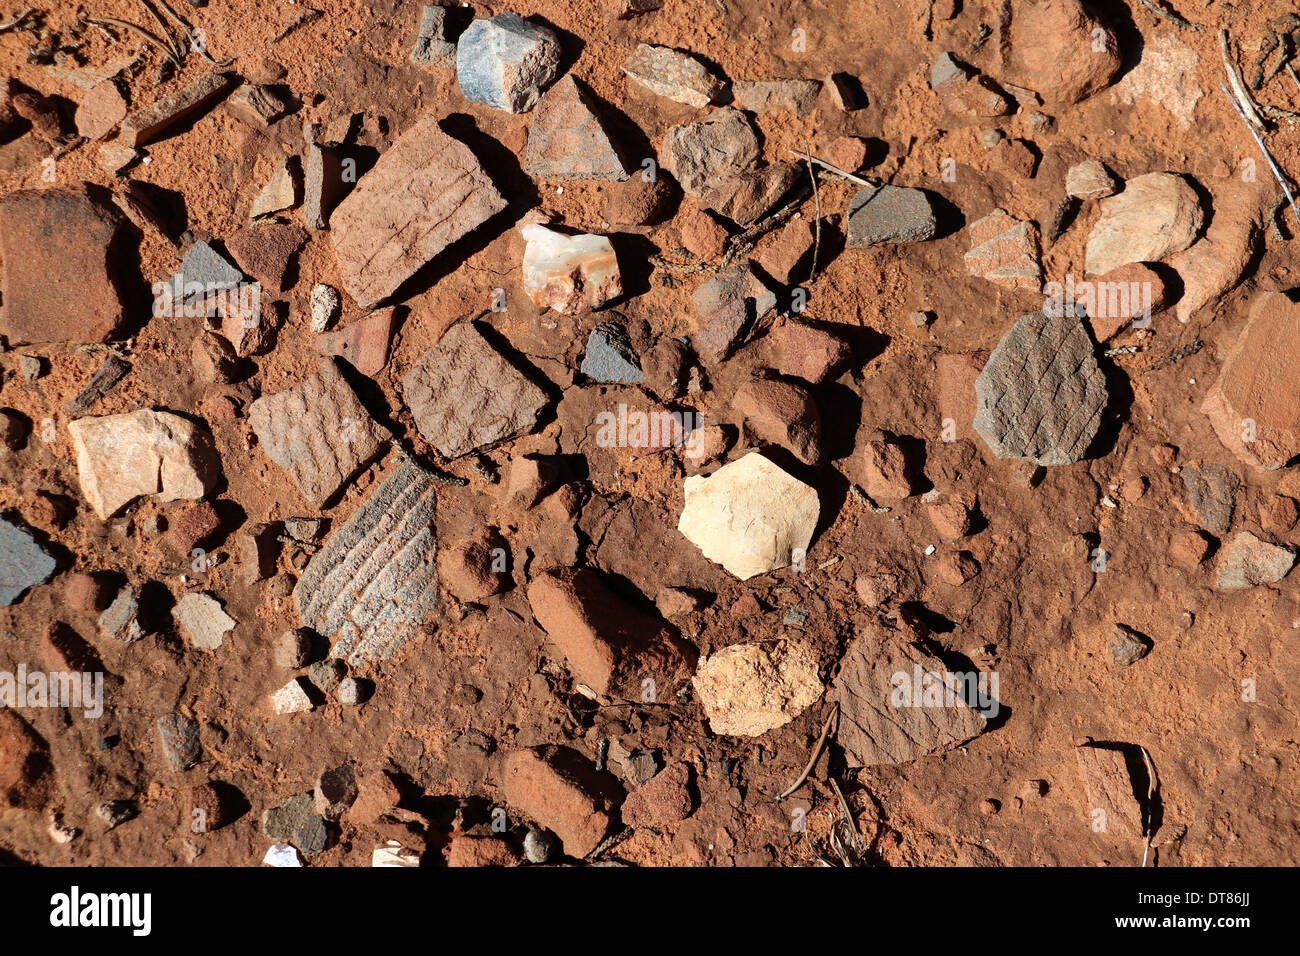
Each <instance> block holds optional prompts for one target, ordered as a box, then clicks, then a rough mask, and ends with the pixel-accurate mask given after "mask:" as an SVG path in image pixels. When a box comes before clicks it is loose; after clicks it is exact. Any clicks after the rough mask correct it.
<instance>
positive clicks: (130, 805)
mask: <svg viewBox="0 0 1300 956" xmlns="http://www.w3.org/2000/svg"><path fill="white" fill-rule="evenodd" d="M139 815H140V808H139V807H137V806H136V803H135V801H134V800H109V801H107V802H105V803H101V804H99V805H98V806H96V807H95V816H97V817H99V819H101V820H103V821H104V825H105V826H106V827H107V828H108V829H110V830H113V829H116V828H117V827H120V826H121V825H122V824H123V823H126V822H127V821H128V820H134V819H135V818H136V817H138V816H139Z"/></svg>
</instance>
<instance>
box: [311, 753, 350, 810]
mask: <svg viewBox="0 0 1300 956" xmlns="http://www.w3.org/2000/svg"><path fill="white" fill-rule="evenodd" d="M313 796H314V803H313V808H314V809H315V811H316V813H317V814H318V815H319V816H321V817H323V818H324V819H326V820H337V819H338V818H339V817H341V816H343V814H344V813H345V812H346V811H347V809H348V807H350V806H352V804H353V803H355V802H356V799H357V777H356V771H355V770H354V769H353V767H352V765H351V764H343V765H342V766H341V767H335V768H334V769H333V770H327V771H326V772H325V773H323V774H321V775H320V779H318V780H317V781H316V790H315V793H314V795H313Z"/></svg>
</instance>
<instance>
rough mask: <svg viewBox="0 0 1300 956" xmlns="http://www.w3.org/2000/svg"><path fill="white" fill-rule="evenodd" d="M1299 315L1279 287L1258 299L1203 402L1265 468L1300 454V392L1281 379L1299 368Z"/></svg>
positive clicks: (1232, 440) (1217, 427) (1235, 449)
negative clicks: (1299, 393) (1282, 384)
mask: <svg viewBox="0 0 1300 956" xmlns="http://www.w3.org/2000/svg"><path fill="white" fill-rule="evenodd" d="M1297 318H1300V305H1297V304H1296V303H1294V302H1292V301H1291V299H1290V298H1288V297H1287V296H1286V295H1284V294H1282V293H1280V292H1266V293H1264V294H1263V295H1260V296H1259V297H1258V298H1257V299H1255V301H1254V302H1253V303H1252V304H1251V307H1250V315H1249V318H1248V319H1247V321H1246V324H1245V327H1244V328H1243V329H1242V330H1241V333H1240V335H1239V336H1238V338H1237V341H1236V344H1235V345H1234V346H1233V347H1232V350H1231V351H1230V352H1229V353H1228V356H1227V358H1226V359H1225V360H1224V363H1223V371H1222V372H1220V374H1219V378H1218V380H1217V381H1216V382H1215V384H1214V386H1213V388H1211V389H1210V392H1209V394H1208V395H1207V396H1206V398H1205V402H1204V404H1203V405H1202V406H1201V410H1202V411H1204V412H1205V414H1206V416H1207V417H1208V418H1209V420H1210V424H1211V425H1212V426H1213V427H1214V432H1215V434H1216V435H1218V437H1219V441H1221V442H1222V443H1223V445H1224V447H1225V448H1227V449H1228V450H1230V451H1231V452H1232V453H1233V454H1235V455H1236V456H1237V457H1238V458H1239V459H1241V460H1242V461H1244V462H1246V463H1247V464H1249V465H1252V466H1254V467H1255V468H1258V469H1261V470H1275V469H1278V468H1282V467H1284V466H1285V465H1286V464H1287V463H1288V462H1290V461H1291V460H1292V459H1293V458H1295V457H1296V456H1297V455H1300V396H1297V394H1296V393H1295V391H1294V390H1293V389H1291V388H1288V387H1282V386H1281V385H1280V383H1283V382H1289V381H1292V380H1293V377H1294V375H1295V374H1296V371H1297V370H1300V358H1297V355H1296V351H1295V349H1296V346H1297V345H1300V336H1297V333H1296V329H1295V325H1294V323H1295V322H1296V320H1297ZM1211 530H1213V529H1211Z"/></svg>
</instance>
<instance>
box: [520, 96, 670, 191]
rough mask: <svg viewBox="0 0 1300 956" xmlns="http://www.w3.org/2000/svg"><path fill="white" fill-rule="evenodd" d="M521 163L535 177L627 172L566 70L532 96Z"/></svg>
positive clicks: (609, 177)
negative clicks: (536, 99) (534, 99)
mask: <svg viewBox="0 0 1300 956" xmlns="http://www.w3.org/2000/svg"><path fill="white" fill-rule="evenodd" d="M523 167H524V170H525V172H527V173H528V174H529V175H530V176H534V177H536V178H538V179H589V180H602V181H605V182H620V181H622V180H625V179H627V178H628V170H627V167H626V166H625V165H624V164H623V160H622V159H621V158H620V157H619V154H618V151H617V150H616V149H615V148H614V144H613V142H612V141H611V139H610V136H609V132H608V130H607V129H606V128H605V124H604V123H603V122H602V120H601V118H600V115H599V113H598V112H597V107H596V104H595V102H594V101H593V100H592V98H591V96H590V95H589V93H588V91H587V90H586V88H585V87H583V86H580V85H579V83H578V81H577V80H575V79H574V78H573V77H572V76H564V77H562V78H561V79H560V80H559V81H558V82H556V84H555V85H554V86H552V87H551V88H550V89H549V90H547V91H546V94H545V95H544V96H543V97H542V98H541V100H540V101H539V102H538V104H537V109H536V111H535V112H534V113H533V119H532V123H530V124H529V127H528V145H527V147H526V148H525V149H524V158H523ZM636 178H638V179H639V178H640V177H639V176H638V177H636ZM655 181H656V182H657V181H658V177H655Z"/></svg>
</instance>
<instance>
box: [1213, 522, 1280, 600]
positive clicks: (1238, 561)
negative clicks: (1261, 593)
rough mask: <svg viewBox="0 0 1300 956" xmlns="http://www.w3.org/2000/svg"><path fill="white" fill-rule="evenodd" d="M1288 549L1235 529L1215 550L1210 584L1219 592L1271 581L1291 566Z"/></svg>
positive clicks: (1270, 582) (1241, 589) (1252, 586)
mask: <svg viewBox="0 0 1300 956" xmlns="http://www.w3.org/2000/svg"><path fill="white" fill-rule="evenodd" d="M1295 559H1296V555H1295V552H1294V551H1292V550H1291V549H1290V548H1284V547H1282V546H1281V545H1276V544H1269V543H1268V542H1267V541H1261V540H1260V539H1259V538H1257V537H1255V536H1254V535H1253V534H1251V533H1250V532H1249V531H1238V532H1237V533H1236V534H1234V535H1233V536H1232V537H1231V538H1229V539H1228V541H1226V542H1225V543H1224V545H1223V550H1222V551H1220V552H1219V567H1218V575H1217V577H1216V579H1215V582H1214V586H1215V587H1217V588H1219V589H1220V590H1222V591H1244V590H1246V589H1247V588H1255V587H1259V586H1260V585H1261V584H1275V583H1277V582H1278V581H1281V580H1282V579H1283V578H1284V577H1286V576H1287V573H1288V572H1289V571H1290V570H1291V568H1293V567H1294V566H1295Z"/></svg>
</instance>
